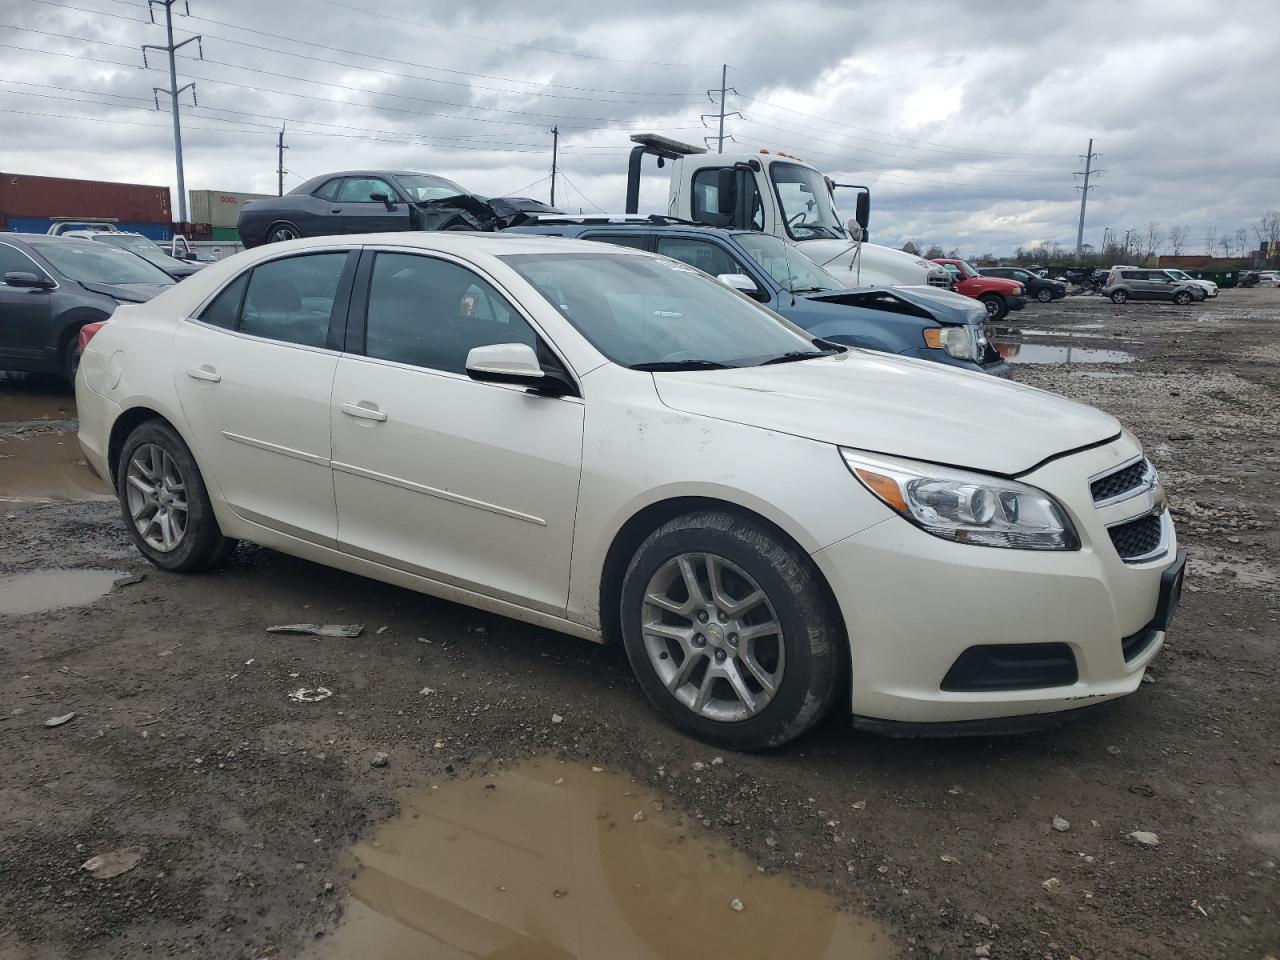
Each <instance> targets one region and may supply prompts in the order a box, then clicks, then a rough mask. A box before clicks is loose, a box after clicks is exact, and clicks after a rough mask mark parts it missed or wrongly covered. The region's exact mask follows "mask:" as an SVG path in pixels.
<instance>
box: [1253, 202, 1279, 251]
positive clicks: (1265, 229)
mask: <svg viewBox="0 0 1280 960" xmlns="http://www.w3.org/2000/svg"><path fill="white" fill-rule="evenodd" d="M1253 232H1254V233H1256V234H1257V235H1258V243H1259V244H1261V243H1262V242H1263V241H1266V244H1267V252H1268V253H1269V254H1271V255H1272V256H1275V253H1276V251H1275V248H1276V246H1277V245H1280V210H1268V211H1267V212H1266V213H1264V214H1263V215H1262V219H1261V220H1259V221H1258V222H1257V223H1255V224H1254V225H1253Z"/></svg>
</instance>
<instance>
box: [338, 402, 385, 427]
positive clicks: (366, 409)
mask: <svg viewBox="0 0 1280 960" xmlns="http://www.w3.org/2000/svg"><path fill="white" fill-rule="evenodd" d="M342 412H343V413H345V414H346V415H347V416H349V417H358V418H359V419H361V420H376V421H378V422H379V423H382V422H383V421H384V420H386V419H387V415H386V414H385V413H383V412H382V411H381V410H379V409H378V408H377V407H376V406H374V405H373V404H371V403H369V401H367V400H362V401H360V402H359V403H344V404H343V405H342Z"/></svg>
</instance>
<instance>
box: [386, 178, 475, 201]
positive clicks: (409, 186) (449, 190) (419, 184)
mask: <svg viewBox="0 0 1280 960" xmlns="http://www.w3.org/2000/svg"><path fill="white" fill-rule="evenodd" d="M396 182H397V183H398V184H400V188H401V189H402V190H404V192H405V193H407V194H408V195H409V199H410V200H413V201H414V202H415V203H425V202H427V201H429V200H448V199H449V198H450V197H460V196H462V194H464V193H465V192H466V191H465V190H463V189H462V188H461V187H460V186H458V185H457V184H456V183H454V182H453V181H452V180H446V179H445V178H444V177H428V176H423V175H420V176H407V177H396Z"/></svg>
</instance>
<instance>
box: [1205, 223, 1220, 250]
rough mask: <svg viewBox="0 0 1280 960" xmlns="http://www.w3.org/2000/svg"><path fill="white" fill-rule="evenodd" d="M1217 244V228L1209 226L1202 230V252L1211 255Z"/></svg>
mask: <svg viewBox="0 0 1280 960" xmlns="http://www.w3.org/2000/svg"><path fill="white" fill-rule="evenodd" d="M1217 245H1218V229H1217V227H1210V228H1209V229H1208V230H1206V231H1205V232H1204V252H1205V253H1207V254H1208V255H1209V256H1211V257H1212V256H1213V250H1214V248H1215V247H1216V246H1217Z"/></svg>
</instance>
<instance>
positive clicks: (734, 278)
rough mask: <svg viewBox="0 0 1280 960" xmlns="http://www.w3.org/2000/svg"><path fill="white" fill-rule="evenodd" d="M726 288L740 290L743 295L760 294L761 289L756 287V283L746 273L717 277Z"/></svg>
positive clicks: (723, 274)
mask: <svg viewBox="0 0 1280 960" xmlns="http://www.w3.org/2000/svg"><path fill="white" fill-rule="evenodd" d="M716 279H717V280H719V281H720V282H721V283H723V284H724V285H725V286H726V287H731V288H732V289H734V290H740V291H742V292H743V293H759V292H760V288H759V287H757V286H756V282H755V281H754V280H752V279H751V278H750V277H748V276H747V275H746V274H745V273H722V274H719V275H718V276H717V277H716Z"/></svg>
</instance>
